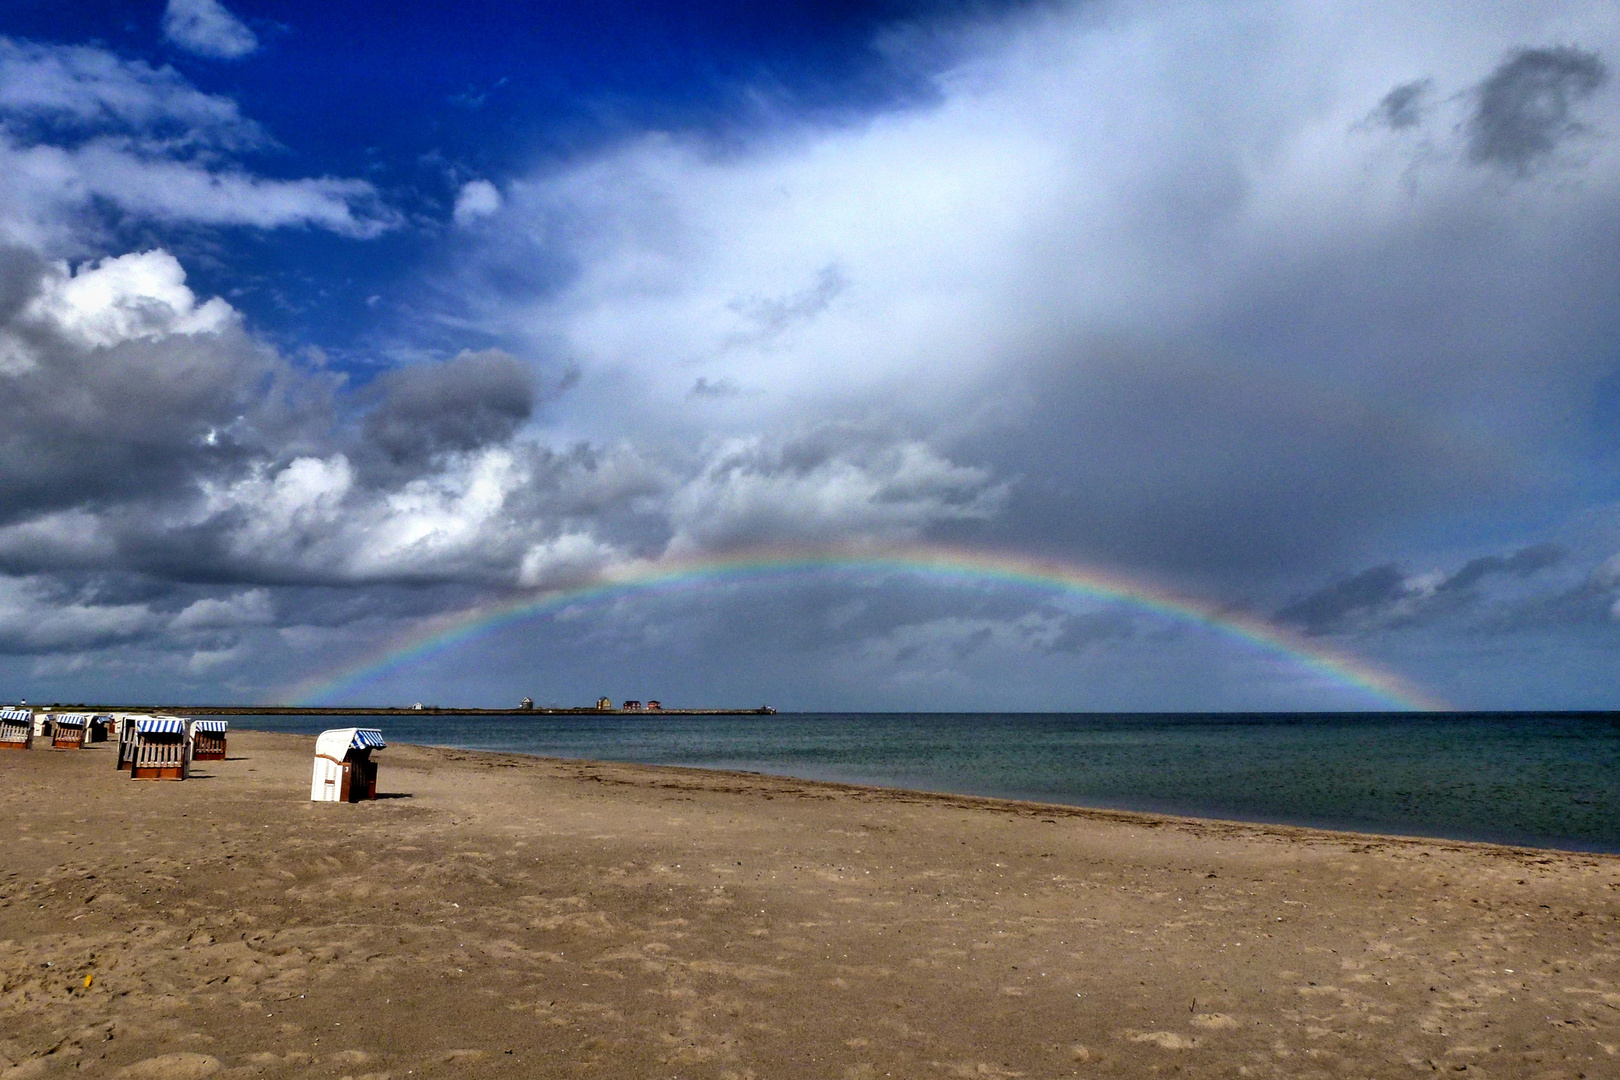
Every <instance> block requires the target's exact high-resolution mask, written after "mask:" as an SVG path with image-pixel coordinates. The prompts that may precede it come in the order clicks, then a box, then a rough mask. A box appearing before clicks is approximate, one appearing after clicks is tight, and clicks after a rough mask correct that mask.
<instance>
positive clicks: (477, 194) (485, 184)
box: [454, 180, 501, 225]
mask: <svg viewBox="0 0 1620 1080" xmlns="http://www.w3.org/2000/svg"><path fill="white" fill-rule="evenodd" d="M500 208H501V192H500V189H499V188H497V187H496V186H495V185H494V184H492V183H490V182H489V181H488V180H469V181H467V182H466V183H465V184H462V185H461V190H460V191H459V192H458V193H457V194H456V209H455V213H454V217H455V221H456V224H457V225H470V224H472V223H473V222H475V221H477V220H478V219H479V218H486V217H489V216H490V215H491V214H494V213H496V212H497V211H499V210H500Z"/></svg>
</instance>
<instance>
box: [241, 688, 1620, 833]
mask: <svg viewBox="0 0 1620 1080" xmlns="http://www.w3.org/2000/svg"><path fill="white" fill-rule="evenodd" d="M354 724H364V725H365V726H372V727H379V728H381V729H382V731H383V733H384V735H385V736H387V738H389V739H390V740H393V741H397V742H409V743H422V744H427V745H436V746H455V747H462V748H466V749H479V750H503V751H513V752H518V753H525V754H539V755H543V756H548V757H565V758H582V759H591V760H600V761H634V762H645V763H650V764H662V765H685V766H695V767H703V768H722V769H743V770H751V771H755V772H762V773H771V774H777V775H784V776H794V777H802V778H805V779H812V780H836V781H843V782H847V783H856V784H875V785H881V786H885V787H898V788H910V789H915V790H921V791H936V792H951V793H956V794H969V795H991V796H999V797H1004V798H1014V799H1032V800H1038V801H1042V802H1053V803H1064V804H1069V805H1076V806H1093V807H1106V808H1116V809H1128V810H1148V811H1159V812H1166V813H1174V814H1189V815H1196V816H1202V817H1216V818H1229V819H1236V820H1246V821H1266V822H1277V823H1284V824H1299V825H1314V826H1320V827H1325V828H1335V829H1349V830H1354V831H1359V832H1379V833H1398V834H1407V835H1419V836H1435V837H1449V838H1454V839H1465V840H1491V841H1498V842H1504V843H1516V844H1529V845H1534V846H1545V847H1558V848H1569V849H1577V850H1591V851H1610V852H1620V714H1582V715H1568V714H1551V715H1534V714H1515V715H1502V714H1433V713H1422V714H1412V713H1393V714H1369V713H1338V714H1319V713H1308V714H1306V713H1302V714H1279V713H1265V714H1220V715H1207V716H1204V715H1187V714H1168V715H1167V714H1122V715H1098V714H1075V715H1068V714H1031V713H1011V714H993V713H950V714H912V713H797V714H779V715H776V716H728V717H681V716H659V715H656V714H654V715H647V716H613V715H609V716H520V717H513V718H483V717H479V718H465V717H460V718H458V717H397V716H381V717H376V718H375V719H371V720H358V719H352V718H345V719H343V720H337V719H328V718H319V717H243V718H239V719H236V720H233V726H237V727H252V728H259V729H263V730H275V731H288V732H304V733H314V732H316V731H319V730H321V729H323V728H328V727H339V726H351V725H354ZM383 760H384V761H385V762H386V756H385V757H384V758H383Z"/></svg>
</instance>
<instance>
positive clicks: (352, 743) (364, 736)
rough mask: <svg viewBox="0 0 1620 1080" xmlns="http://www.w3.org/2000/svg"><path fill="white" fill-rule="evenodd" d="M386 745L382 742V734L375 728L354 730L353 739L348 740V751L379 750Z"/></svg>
mask: <svg viewBox="0 0 1620 1080" xmlns="http://www.w3.org/2000/svg"><path fill="white" fill-rule="evenodd" d="M387 745H388V744H387V743H386V742H384V741H383V737H382V732H380V731H378V730H377V729H376V728H368V727H363V728H355V729H354V738H352V739H350V740H349V749H350V750H381V749H382V748H383V747H385V746H387Z"/></svg>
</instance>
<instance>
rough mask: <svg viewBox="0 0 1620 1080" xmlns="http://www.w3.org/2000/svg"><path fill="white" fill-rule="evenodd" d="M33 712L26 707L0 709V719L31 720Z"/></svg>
mask: <svg viewBox="0 0 1620 1080" xmlns="http://www.w3.org/2000/svg"><path fill="white" fill-rule="evenodd" d="M33 718H34V714H33V712H31V711H30V710H28V709H0V720H32V719H33Z"/></svg>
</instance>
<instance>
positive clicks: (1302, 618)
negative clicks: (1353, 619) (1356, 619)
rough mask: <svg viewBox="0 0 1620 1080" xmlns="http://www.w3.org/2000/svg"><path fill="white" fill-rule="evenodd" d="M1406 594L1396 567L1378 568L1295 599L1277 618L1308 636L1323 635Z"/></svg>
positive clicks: (1403, 576) (1401, 575)
mask: <svg viewBox="0 0 1620 1080" xmlns="http://www.w3.org/2000/svg"><path fill="white" fill-rule="evenodd" d="M1406 593H1407V586H1406V577H1405V575H1404V574H1402V573H1401V572H1400V570H1399V569H1398V568H1396V567H1395V565H1394V564H1389V565H1386V566H1375V567H1373V568H1371V569H1369V570H1363V571H1362V572H1361V573H1359V574H1357V575H1355V576H1354V577H1351V578H1347V579H1346V580H1344V581H1339V582H1335V583H1334V584H1332V585H1329V586H1328V587H1327V588H1325V589H1323V590H1321V591H1320V592H1316V593H1312V594H1311V595H1310V596H1307V597H1305V598H1304V599H1302V600H1296V601H1295V602H1294V603H1292V604H1289V605H1288V606H1287V607H1285V608H1283V609H1282V610H1281V611H1279V612H1277V616H1276V617H1277V621H1278V622H1281V623H1288V624H1292V625H1295V626H1298V627H1300V628H1301V629H1303V630H1304V631H1305V632H1306V633H1308V634H1324V633H1328V632H1330V631H1332V630H1334V629H1337V628H1338V627H1339V626H1340V625H1342V624H1343V622H1344V621H1345V619H1346V618H1347V617H1348V616H1350V615H1354V614H1360V613H1365V612H1368V611H1371V610H1374V609H1378V608H1382V607H1384V606H1386V605H1388V604H1391V603H1393V602H1394V601H1396V600H1399V599H1401V598H1402V597H1404V596H1405V595H1406Z"/></svg>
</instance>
